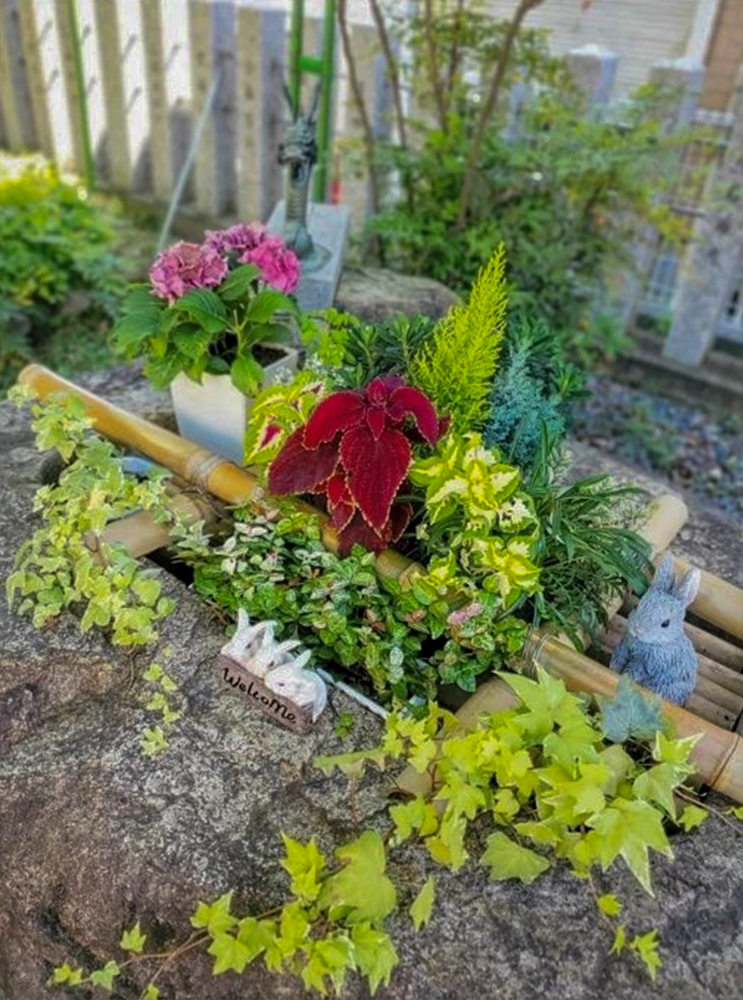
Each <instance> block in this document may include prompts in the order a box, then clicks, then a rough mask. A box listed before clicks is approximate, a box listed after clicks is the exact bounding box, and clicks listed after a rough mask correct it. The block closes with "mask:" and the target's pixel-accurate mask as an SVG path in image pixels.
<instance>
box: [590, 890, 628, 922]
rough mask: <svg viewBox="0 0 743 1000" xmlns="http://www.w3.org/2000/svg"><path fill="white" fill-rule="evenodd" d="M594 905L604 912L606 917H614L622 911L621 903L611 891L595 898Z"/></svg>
mask: <svg viewBox="0 0 743 1000" xmlns="http://www.w3.org/2000/svg"><path fill="white" fill-rule="evenodd" d="M596 905H597V906H598V908H599V909H600V910H601V912H602V913H605V914H606V915H607V916H608V917H616V916H618V915H619V914H620V913H621V912H622V904H621V903H620V902H619V900H618V899H617V897H616V896H614V895H613V894H612V893H606V895H604V896H599V898H598V899H597V900H596Z"/></svg>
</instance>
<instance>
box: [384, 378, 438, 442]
mask: <svg viewBox="0 0 743 1000" xmlns="http://www.w3.org/2000/svg"><path fill="white" fill-rule="evenodd" d="M398 408H402V409H403V410H404V412H405V413H409V414H410V416H411V417H412V418H413V420H414V421H415V425H416V427H417V428H418V430H419V431H420V432H421V434H422V435H423V437H424V438H425V439H426V441H428V443H429V444H430V445H434V444H436V442H437V441H438V439H439V437H440V433H439V418H438V417H437V416H436V410H434V408H433V403H432V402H431V400H430V399H429V398H428V396H426V395H425V393H422V392H421V391H420V390H419V389H414V388H413V387H412V386H410V385H401V386H400V387H399V388H397V389H395V391H394V392H393V393H392V395H391V396H390V412H391V413H393V414H396V413H397V412H399V411H398Z"/></svg>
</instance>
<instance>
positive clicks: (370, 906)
mask: <svg viewBox="0 0 743 1000" xmlns="http://www.w3.org/2000/svg"><path fill="white" fill-rule="evenodd" d="M335 853H336V857H337V858H338V860H339V861H342V862H344V866H343V868H341V870H340V871H339V872H336V873H335V874H334V875H331V876H330V877H329V878H327V879H326V880H325V881H324V883H323V887H322V890H321V892H320V899H319V904H320V906H321V907H322V908H331V907H338V906H342V907H349V913H348V916H347V918H346V919H347V921H348V923H351V924H356V923H362V922H364V921H377V920H383V919H384V918H385V917H386V916H387V914H388V913H391V912H392V910H393V909H394V908H395V904H396V902H397V893H396V891H395V887H394V885H393V884H392V882H390V880H389V879H388V878H387V876H386V875H385V873H384V871H385V865H386V858H385V853H384V844H383V842H382V838H381V837H380V836H379V834H378V833H377V832H376V830H365V831H364V832H363V833H362V834H361V836H360V837H359V838H358V839H357V840H354V841H352V842H351V843H350V844H345V845H344V846H343V847H339V848H338V849H337V851H336V852H335Z"/></svg>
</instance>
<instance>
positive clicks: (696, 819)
mask: <svg viewBox="0 0 743 1000" xmlns="http://www.w3.org/2000/svg"><path fill="white" fill-rule="evenodd" d="M741 815H742V816H743V810H741ZM708 816H709V813H708V812H707V810H706V809H702V807H701V806H687V807H686V809H684V811H683V812H682V813H681V815H680V816H679V820H678V822H679V826H682V827H683V828H684V830H686V832H687V833H688V832H689V831H690V830H695V829H696V828H697V827H698V826H701V825H702V823H704V821H705V820H706V819H707V817H708Z"/></svg>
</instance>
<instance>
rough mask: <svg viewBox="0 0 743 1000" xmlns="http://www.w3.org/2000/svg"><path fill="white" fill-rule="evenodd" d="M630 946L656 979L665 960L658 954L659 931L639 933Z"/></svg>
mask: <svg viewBox="0 0 743 1000" xmlns="http://www.w3.org/2000/svg"><path fill="white" fill-rule="evenodd" d="M630 948H632V950H633V951H634V952H635V954H636V955H637V956H638V957H639V958H640V959H641V960H642V961H643V962H644V963H645V967H646V968H647V970H648V973H649V975H650V978H651V979H652V980H655V977H656V974H657V972H658V969H660V968H662V966H663V962H662V961H661V958H660V955H659V954H658V931H657V930H652V931H648V933H647V934H638V935H637V936H636V937H634V938H633V939H632V943H631V945H630Z"/></svg>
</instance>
